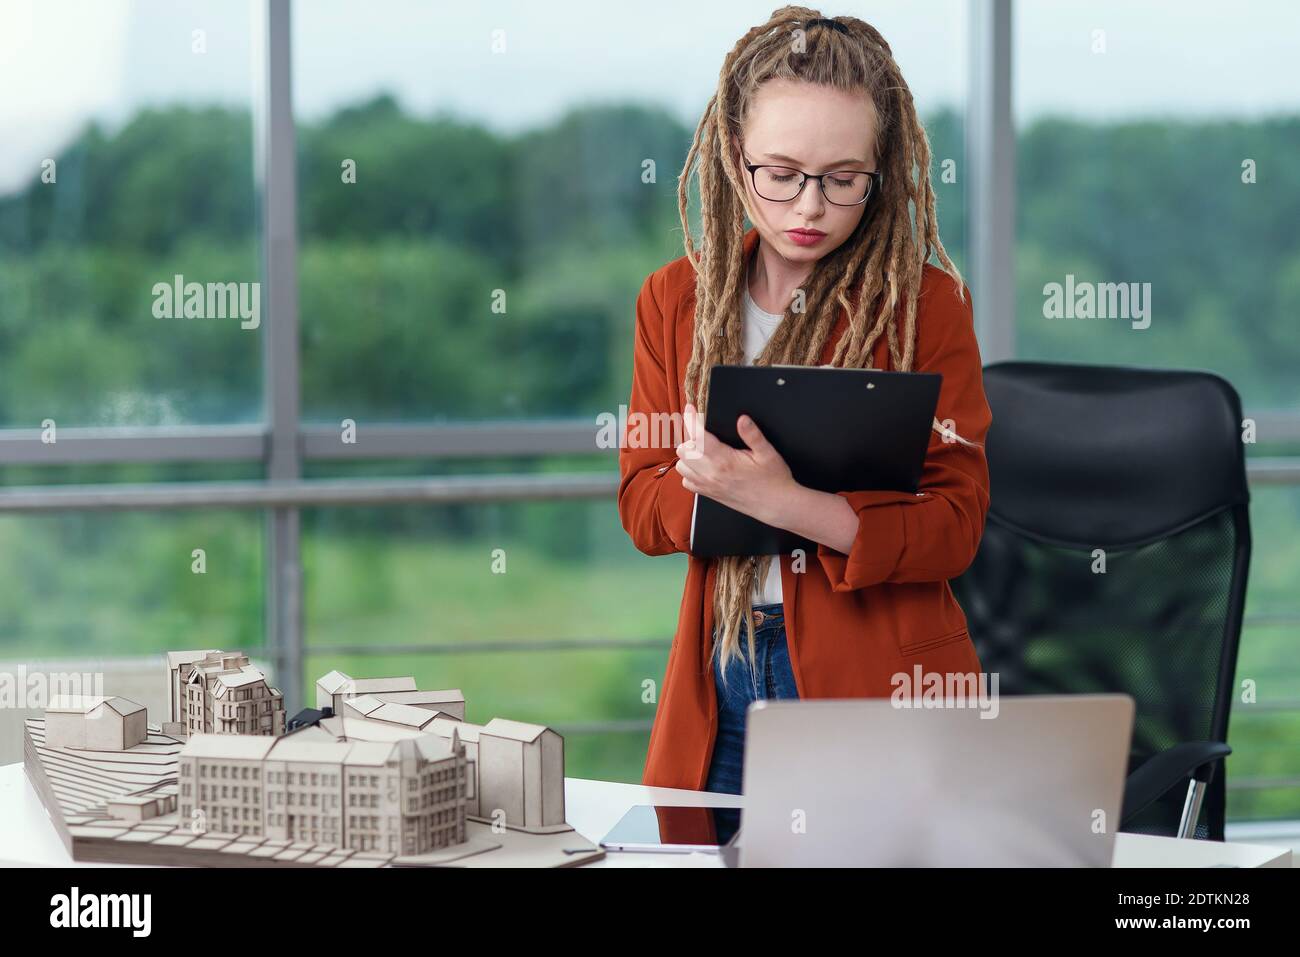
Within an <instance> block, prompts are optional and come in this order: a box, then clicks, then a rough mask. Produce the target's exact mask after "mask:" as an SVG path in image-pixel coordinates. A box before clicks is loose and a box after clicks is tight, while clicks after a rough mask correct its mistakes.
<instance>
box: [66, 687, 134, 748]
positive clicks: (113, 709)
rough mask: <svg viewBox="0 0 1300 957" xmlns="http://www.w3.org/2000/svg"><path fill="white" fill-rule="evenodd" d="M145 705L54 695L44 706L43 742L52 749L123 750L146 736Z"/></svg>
mask: <svg viewBox="0 0 1300 957" xmlns="http://www.w3.org/2000/svg"><path fill="white" fill-rule="evenodd" d="M146 717H147V713H146V711H145V707H144V705H142V704H139V703H138V702H135V701H131V700H130V699H128V698H119V697H112V698H105V697H102V696H100V695H55V696H54V698H53V699H52V700H51V702H50V705H49V707H47V708H46V709H45V743H46V745H47V746H48V747H52V748H78V749H82V750H87V751H125V750H126V749H127V748H133V747H135V746H136V745H137V744H141V743H143V742H144V740H145V738H147V737H148V736H149V730H148V728H147V727H146Z"/></svg>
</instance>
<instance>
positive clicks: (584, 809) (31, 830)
mask: <svg viewBox="0 0 1300 957" xmlns="http://www.w3.org/2000/svg"><path fill="white" fill-rule="evenodd" d="M564 799H565V811H566V815H567V817H568V819H569V823H570V824H572V825H573V826H574V828H576V829H577V831H578V832H579V833H580V834H582V835H583V836H584V837H586V838H588V839H589V840H591V841H599V840H600V839H601V838H602V837H604V836H605V834H606V832H607V831H608V830H609V829H610V828H611V827H613V826H614V824H615V823H617V821H618V819H619V818H620V817H622V816H623V813H624V812H625V811H626V810H627V809H628V808H630V807H632V806H634V805H636V804H664V805H680V806H684V807H740V806H741V798H740V797H739V796H737V795H730V794H707V793H705V792H702V791H678V790H675V789H673V788H648V787H643V786H642V785H639V784H615V783H613V782H610V781H588V780H585V779H583V778H565V781H564ZM0 864H19V865H26V866H37V867H41V866H45V867H68V866H74V865H75V866H81V867H102V866H112V865H98V864H81V863H80V862H78V861H74V860H72V858H71V857H69V856H68V852H67V851H66V850H65V849H64V847H63V842H62V841H60V840H59V835H58V834H57V833H56V832H55V830H54V825H53V824H52V823H51V822H50V820H49V818H48V817H47V816H46V814H45V807H44V805H42V804H41V800H40V798H39V797H37V796H36V792H35V791H34V790H33V789H32V786H31V784H30V782H28V780H27V776H26V775H25V774H24V773H23V766H22V765H21V764H8V765H5V766H3V767H0ZM1218 864H1228V865H1231V866H1234V867H1290V866H1291V851H1290V849H1288V848H1285V847H1268V846H1265V845H1262V844H1228V843H1224V844H1220V843H1217V842H1213V841H1179V840H1176V839H1174V838H1171V837H1149V836H1147V835H1145V834H1122V833H1121V834H1117V835H1115V866H1116V867H1213V866H1215V865H1218ZM587 866H588V867H721V866H722V863H721V861H720V860H719V858H718V857H717V855H714V854H633V853H627V852H619V851H612V852H610V853H608V854H606V855H605V859H604V860H602V861H597V862H596V863H594V864H589V865H587Z"/></svg>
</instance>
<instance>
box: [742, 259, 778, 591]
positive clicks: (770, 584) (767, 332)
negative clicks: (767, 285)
mask: <svg viewBox="0 0 1300 957" xmlns="http://www.w3.org/2000/svg"><path fill="white" fill-rule="evenodd" d="M781 319H782V317H781V316H779V315H773V314H772V313H770V312H764V311H763V310H762V309H759V308H758V303H756V302H754V297H753V296H751V295H750V294H749V280H748V278H746V280H745V362H746V363H750V364H752V363H753V361H754V357H755V356H757V355H758V354H759V352H761V351H762V349H763V347H764V346H765V345H767V340H768V339H770V338H771V337H772V333H773V332H775V331H776V327H777V326H778V325H780V323H781ZM781 595H782V591H781V556H780V555H774V556H772V564H771V565H770V566H769V567H768V569H767V580H766V581H759V582H755V584H754V604H755V605H766V604H770V603H772V602H779V601H781Z"/></svg>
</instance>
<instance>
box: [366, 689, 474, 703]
mask: <svg viewBox="0 0 1300 957" xmlns="http://www.w3.org/2000/svg"><path fill="white" fill-rule="evenodd" d="M372 694H377V695H379V696H380V700H381V701H391V702H393V703H394V704H411V705H419V704H447V703H448V702H458V703H461V704H464V702H465V695H464V694H462V693H461V690H460V689H459V688H448V689H447V690H445V691H377V692H372Z"/></svg>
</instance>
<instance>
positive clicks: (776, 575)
mask: <svg viewBox="0 0 1300 957" xmlns="http://www.w3.org/2000/svg"><path fill="white" fill-rule="evenodd" d="M744 307H745V362H746V363H748V364H752V363H753V361H754V357H755V356H757V355H758V354H759V353H760V352H762V351H763V347H764V346H765V345H767V340H768V339H770V338H771V337H772V333H773V332H775V331H776V327H777V326H778V325H780V324H781V319H782V318H783V317H782V316H780V315H774V314H772V313H770V312H764V311H763V310H762V309H760V308H758V303H756V302H754V297H753V296H751V295H750V294H749V279H748V277H746V279H745V300H744ZM698 503H699V499H698V498H697V499H696V504H698ZM694 533H695V511H694V509H692V511H691V534H692V537H694ZM782 595H783V592H782V588H781V556H780V555H774V556H772V564H771V565H770V566H769V568H768V570H767V578H766V580H764V581H759V582H755V583H754V593H753V599H752V601H751V604H753V605H768V604H774V603H776V602H780V601H781V600H782Z"/></svg>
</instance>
